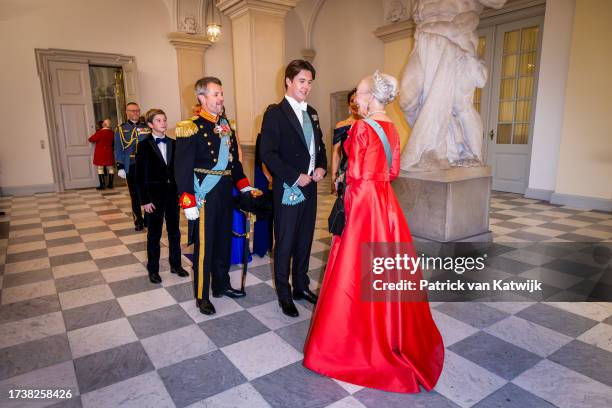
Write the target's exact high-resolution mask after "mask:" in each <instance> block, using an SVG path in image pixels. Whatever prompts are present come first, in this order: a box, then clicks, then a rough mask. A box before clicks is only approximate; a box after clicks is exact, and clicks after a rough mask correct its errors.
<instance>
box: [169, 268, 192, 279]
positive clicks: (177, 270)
mask: <svg viewBox="0 0 612 408" xmlns="http://www.w3.org/2000/svg"><path fill="white" fill-rule="evenodd" d="M170 272H171V273H174V274H177V275H178V276H180V277H181V278H184V277H185V276H189V272H187V271H186V270H185V269H183V267H182V266H176V267H174V266H173V267H171V268H170Z"/></svg>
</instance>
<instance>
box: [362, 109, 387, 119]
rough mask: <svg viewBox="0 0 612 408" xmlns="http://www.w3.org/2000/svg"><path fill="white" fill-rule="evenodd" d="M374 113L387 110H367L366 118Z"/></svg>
mask: <svg viewBox="0 0 612 408" xmlns="http://www.w3.org/2000/svg"><path fill="white" fill-rule="evenodd" d="M375 113H387V111H385V110H377V111H372V112H368V113H367V114H366V118H369V117H370V116H372V115H373V114H375Z"/></svg>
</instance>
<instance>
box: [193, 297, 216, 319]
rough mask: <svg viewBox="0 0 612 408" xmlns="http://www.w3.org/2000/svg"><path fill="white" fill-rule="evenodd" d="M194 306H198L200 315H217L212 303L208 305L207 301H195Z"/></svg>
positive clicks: (208, 301)
mask: <svg viewBox="0 0 612 408" xmlns="http://www.w3.org/2000/svg"><path fill="white" fill-rule="evenodd" d="M196 305H197V306H198V309H200V313H202V314H205V315H213V314H215V313H217V311H216V310H215V307H214V306H213V304H212V303H210V300H208V299H202V300H200V299H196Z"/></svg>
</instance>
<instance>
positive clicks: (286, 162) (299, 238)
mask: <svg viewBox="0 0 612 408" xmlns="http://www.w3.org/2000/svg"><path fill="white" fill-rule="evenodd" d="M314 79H315V69H314V67H313V66H312V65H311V64H310V63H309V62H308V61H304V60H294V61H291V62H290V63H289V65H287V68H286V69H285V89H286V90H287V93H286V95H285V97H284V98H283V99H282V100H281V101H280V102H279V103H278V104H277V105H273V106H271V107H269V108H268V109H267V110H266V113H265V114H264V117H263V123H262V126H261V145H260V146H259V149H260V153H261V158H262V160H263V162H264V163H265V164H266V166H268V169H269V170H270V171H271V172H272V191H273V196H274V241H275V243H274V283H275V286H276V292H277V294H278V301H279V304H280V307H281V310H282V311H283V313H284V314H286V315H287V316H291V317H297V316H298V315H299V313H298V310H297V308H296V307H295V304H294V303H293V299H305V300H306V301H308V302H310V303H313V304H315V303H316V302H317V295H315V294H314V293H313V292H311V291H310V289H309V284H310V279H309V278H308V262H309V260H310V250H311V247H312V239H313V236H314V230H315V222H316V218H317V183H318V182H319V181H321V180H322V179H323V177H324V176H325V173H326V170H325V169H326V168H327V156H326V155H325V144H324V143H323V133H322V132H321V125H320V124H319V117H318V115H317V111H316V110H315V109H314V108H313V107H312V106H310V105H308V104H307V103H306V98H307V97H308V94H309V93H310V90H311V89H312V81H314ZM290 267H291V268H290ZM290 271H291V273H290ZM289 275H291V277H292V282H291V283H292V284H291V285H290V284H289ZM292 286H293V288H292Z"/></svg>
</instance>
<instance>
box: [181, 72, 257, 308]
mask: <svg viewBox="0 0 612 408" xmlns="http://www.w3.org/2000/svg"><path fill="white" fill-rule="evenodd" d="M195 93H196V97H197V98H198V100H199V102H200V103H201V105H202V109H201V111H200V114H199V115H198V116H194V117H192V118H191V120H185V121H182V122H179V123H178V124H177V126H176V138H177V143H176V158H175V178H176V184H177V186H178V191H179V194H180V200H179V203H180V205H181V208H183V209H184V212H185V216H186V217H187V219H188V220H197V221H196V223H195V228H194V235H195V237H194V239H193V242H194V259H193V278H194V279H193V287H194V292H195V297H196V304H197V306H198V308H199V309H200V312H201V313H203V314H207V315H210V314H214V313H215V307H214V306H213V304H212V303H211V302H210V298H209V287H211V286H212V295H213V297H221V296H228V297H232V298H237V297H242V296H244V295H245V294H244V292H241V291H238V290H236V289H233V288H232V287H231V285H230V279H229V268H230V256H231V239H232V210H233V198H232V185H236V187H237V188H238V189H239V190H240V191H241V192H246V191H251V192H252V193H254V192H255V191H256V190H255V189H253V188H252V187H250V185H249V180H248V179H247V178H246V177H245V175H244V172H243V170H242V163H241V162H240V160H239V159H238V143H237V141H236V136H235V135H234V132H233V130H232V129H231V128H230V126H229V123H227V120H226V119H225V118H223V117H222V116H221V112H222V111H223V88H222V84H221V81H220V80H219V79H218V78H215V77H204V78H202V79H200V80H199V81H198V82H196V85H195ZM211 278H212V282H211Z"/></svg>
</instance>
